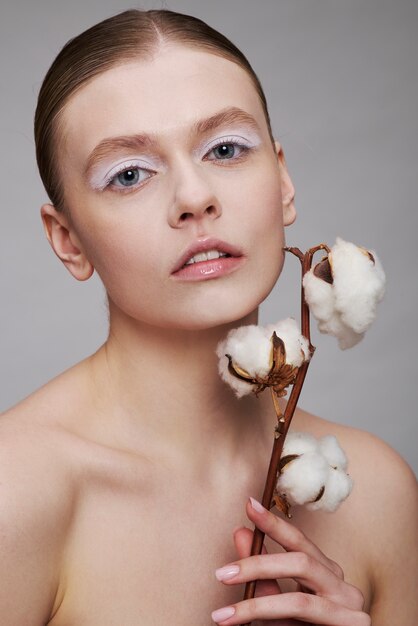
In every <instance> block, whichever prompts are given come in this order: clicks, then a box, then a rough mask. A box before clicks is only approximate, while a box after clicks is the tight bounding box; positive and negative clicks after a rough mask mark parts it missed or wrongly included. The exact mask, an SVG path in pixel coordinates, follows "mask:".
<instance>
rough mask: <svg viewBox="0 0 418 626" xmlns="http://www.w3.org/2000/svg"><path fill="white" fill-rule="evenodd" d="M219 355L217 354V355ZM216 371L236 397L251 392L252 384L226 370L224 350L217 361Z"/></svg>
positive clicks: (226, 360)
mask: <svg viewBox="0 0 418 626" xmlns="http://www.w3.org/2000/svg"><path fill="white" fill-rule="evenodd" d="M218 356H219V355H218ZM218 372H219V375H220V377H221V378H222V380H224V381H225V382H226V383H227V384H228V385H229V386H230V387H231V388H232V389H233V391H234V393H235V395H236V396H237V398H242V396H245V395H248V394H249V393H251V392H252V390H253V388H254V385H252V384H251V383H250V382H248V383H246V382H245V381H243V380H241V379H240V378H237V377H236V376H233V375H232V374H231V373H230V372H229V370H228V359H227V357H226V356H225V352H222V356H221V357H220V358H219V361H218Z"/></svg>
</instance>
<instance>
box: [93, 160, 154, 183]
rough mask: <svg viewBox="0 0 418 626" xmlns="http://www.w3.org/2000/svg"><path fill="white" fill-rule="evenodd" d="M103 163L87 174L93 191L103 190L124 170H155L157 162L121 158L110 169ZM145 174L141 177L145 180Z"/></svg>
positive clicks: (150, 171)
mask: <svg viewBox="0 0 418 626" xmlns="http://www.w3.org/2000/svg"><path fill="white" fill-rule="evenodd" d="M107 167H108V166H106V164H105V163H104V164H103V165H102V166H101V167H100V166H99V167H97V168H96V170H95V171H94V172H93V173H92V174H91V175H90V176H89V185H90V187H92V189H94V190H95V191H103V190H104V189H105V188H106V187H107V186H108V185H109V184H110V182H111V181H112V179H114V178H115V177H116V176H117V175H118V174H120V173H121V172H123V171H125V170H129V169H130V168H132V169H135V170H136V169H138V170H141V171H143V172H149V173H150V174H151V173H153V172H154V171H155V168H156V167H157V163H154V164H151V163H149V162H146V161H142V160H141V159H138V158H130V159H126V158H125V159H122V160H121V161H119V162H118V163H117V164H116V165H114V166H113V167H112V168H111V169H110V170H108V169H107ZM146 178H147V176H145V177H144V178H143V180H146Z"/></svg>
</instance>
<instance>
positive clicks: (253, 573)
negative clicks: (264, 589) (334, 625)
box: [223, 552, 363, 609]
mask: <svg viewBox="0 0 418 626" xmlns="http://www.w3.org/2000/svg"><path fill="white" fill-rule="evenodd" d="M233 567H235V568H236V569H237V572H236V573H235V575H234V576H233V577H232V576H231V568H233ZM223 571H225V572H228V573H229V577H228V578H227V579H225V581H224V582H225V584H227V585H228V584H239V583H245V582H248V581H250V580H266V579H267V580H274V579H276V578H279V579H281V578H293V579H294V580H296V582H298V583H300V584H301V585H303V586H304V587H307V588H308V589H310V590H311V591H313V592H314V593H316V594H318V595H320V596H323V597H326V598H328V599H329V600H332V601H333V602H337V603H340V604H343V605H344V606H347V607H348V608H352V609H360V608H362V606H363V604H362V599H361V598H360V595H361V594H360V592H359V590H358V589H356V588H355V587H352V585H348V584H347V583H345V582H344V581H342V580H341V579H340V578H338V577H337V576H336V575H335V574H334V573H333V572H331V570H330V569H328V567H325V565H323V564H322V563H320V562H319V561H317V560H316V559H314V558H313V557H311V556H309V555H308V554H306V553H305V552H284V553H282V554H262V555H261V554H260V555H253V556H249V557H246V558H244V559H241V560H239V561H235V562H234V563H229V564H228V565H226V566H225V568H224V570H223ZM352 590H354V591H355V592H356V593H355V594H354V593H352ZM276 593H277V592H276Z"/></svg>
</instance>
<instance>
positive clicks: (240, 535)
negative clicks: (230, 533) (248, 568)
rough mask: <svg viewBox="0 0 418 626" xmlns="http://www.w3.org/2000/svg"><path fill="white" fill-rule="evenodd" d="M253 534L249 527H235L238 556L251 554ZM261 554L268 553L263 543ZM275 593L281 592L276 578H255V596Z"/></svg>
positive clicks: (242, 556) (243, 556)
mask: <svg viewBox="0 0 418 626" xmlns="http://www.w3.org/2000/svg"><path fill="white" fill-rule="evenodd" d="M253 535H254V532H253V531H252V530H250V529H249V528H246V527H245V526H243V527H242V528H239V529H237V530H236V531H235V532H234V543H235V547H236V550H237V552H238V556H239V557H240V558H245V557H248V556H250V555H251V545H252V542H253ZM262 554H268V553H267V549H266V546H265V545H263V548H262ZM218 580H219V579H218ZM252 580H255V579H252ZM275 593H281V589H280V586H279V584H278V582H277V580H274V579H271V580H269V579H266V580H257V584H256V588H255V597H259V596H270V595H273V594H275Z"/></svg>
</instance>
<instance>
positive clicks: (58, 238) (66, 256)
mask: <svg viewBox="0 0 418 626" xmlns="http://www.w3.org/2000/svg"><path fill="white" fill-rule="evenodd" d="M41 218H42V223H43V227H44V231H45V235H46V238H47V239H48V241H49V243H50V245H51V248H52V249H53V251H54V252H55V254H56V255H57V257H58V258H59V259H60V260H61V261H62V262H63V263H64V265H65V267H66V268H67V269H68V271H69V272H70V273H71V274H72V275H73V276H74V278H76V279H77V280H87V279H88V278H90V276H91V275H92V274H93V272H94V267H93V265H92V264H91V263H90V261H89V260H88V259H87V257H86V255H85V254H84V252H83V250H82V246H81V243H80V241H79V240H78V237H77V235H76V233H75V231H74V228H73V227H72V226H71V224H70V221H69V219H68V217H67V216H66V215H64V214H63V213H62V212H61V211H57V210H56V209H55V207H54V206H53V205H52V204H43V205H42V207H41Z"/></svg>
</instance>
